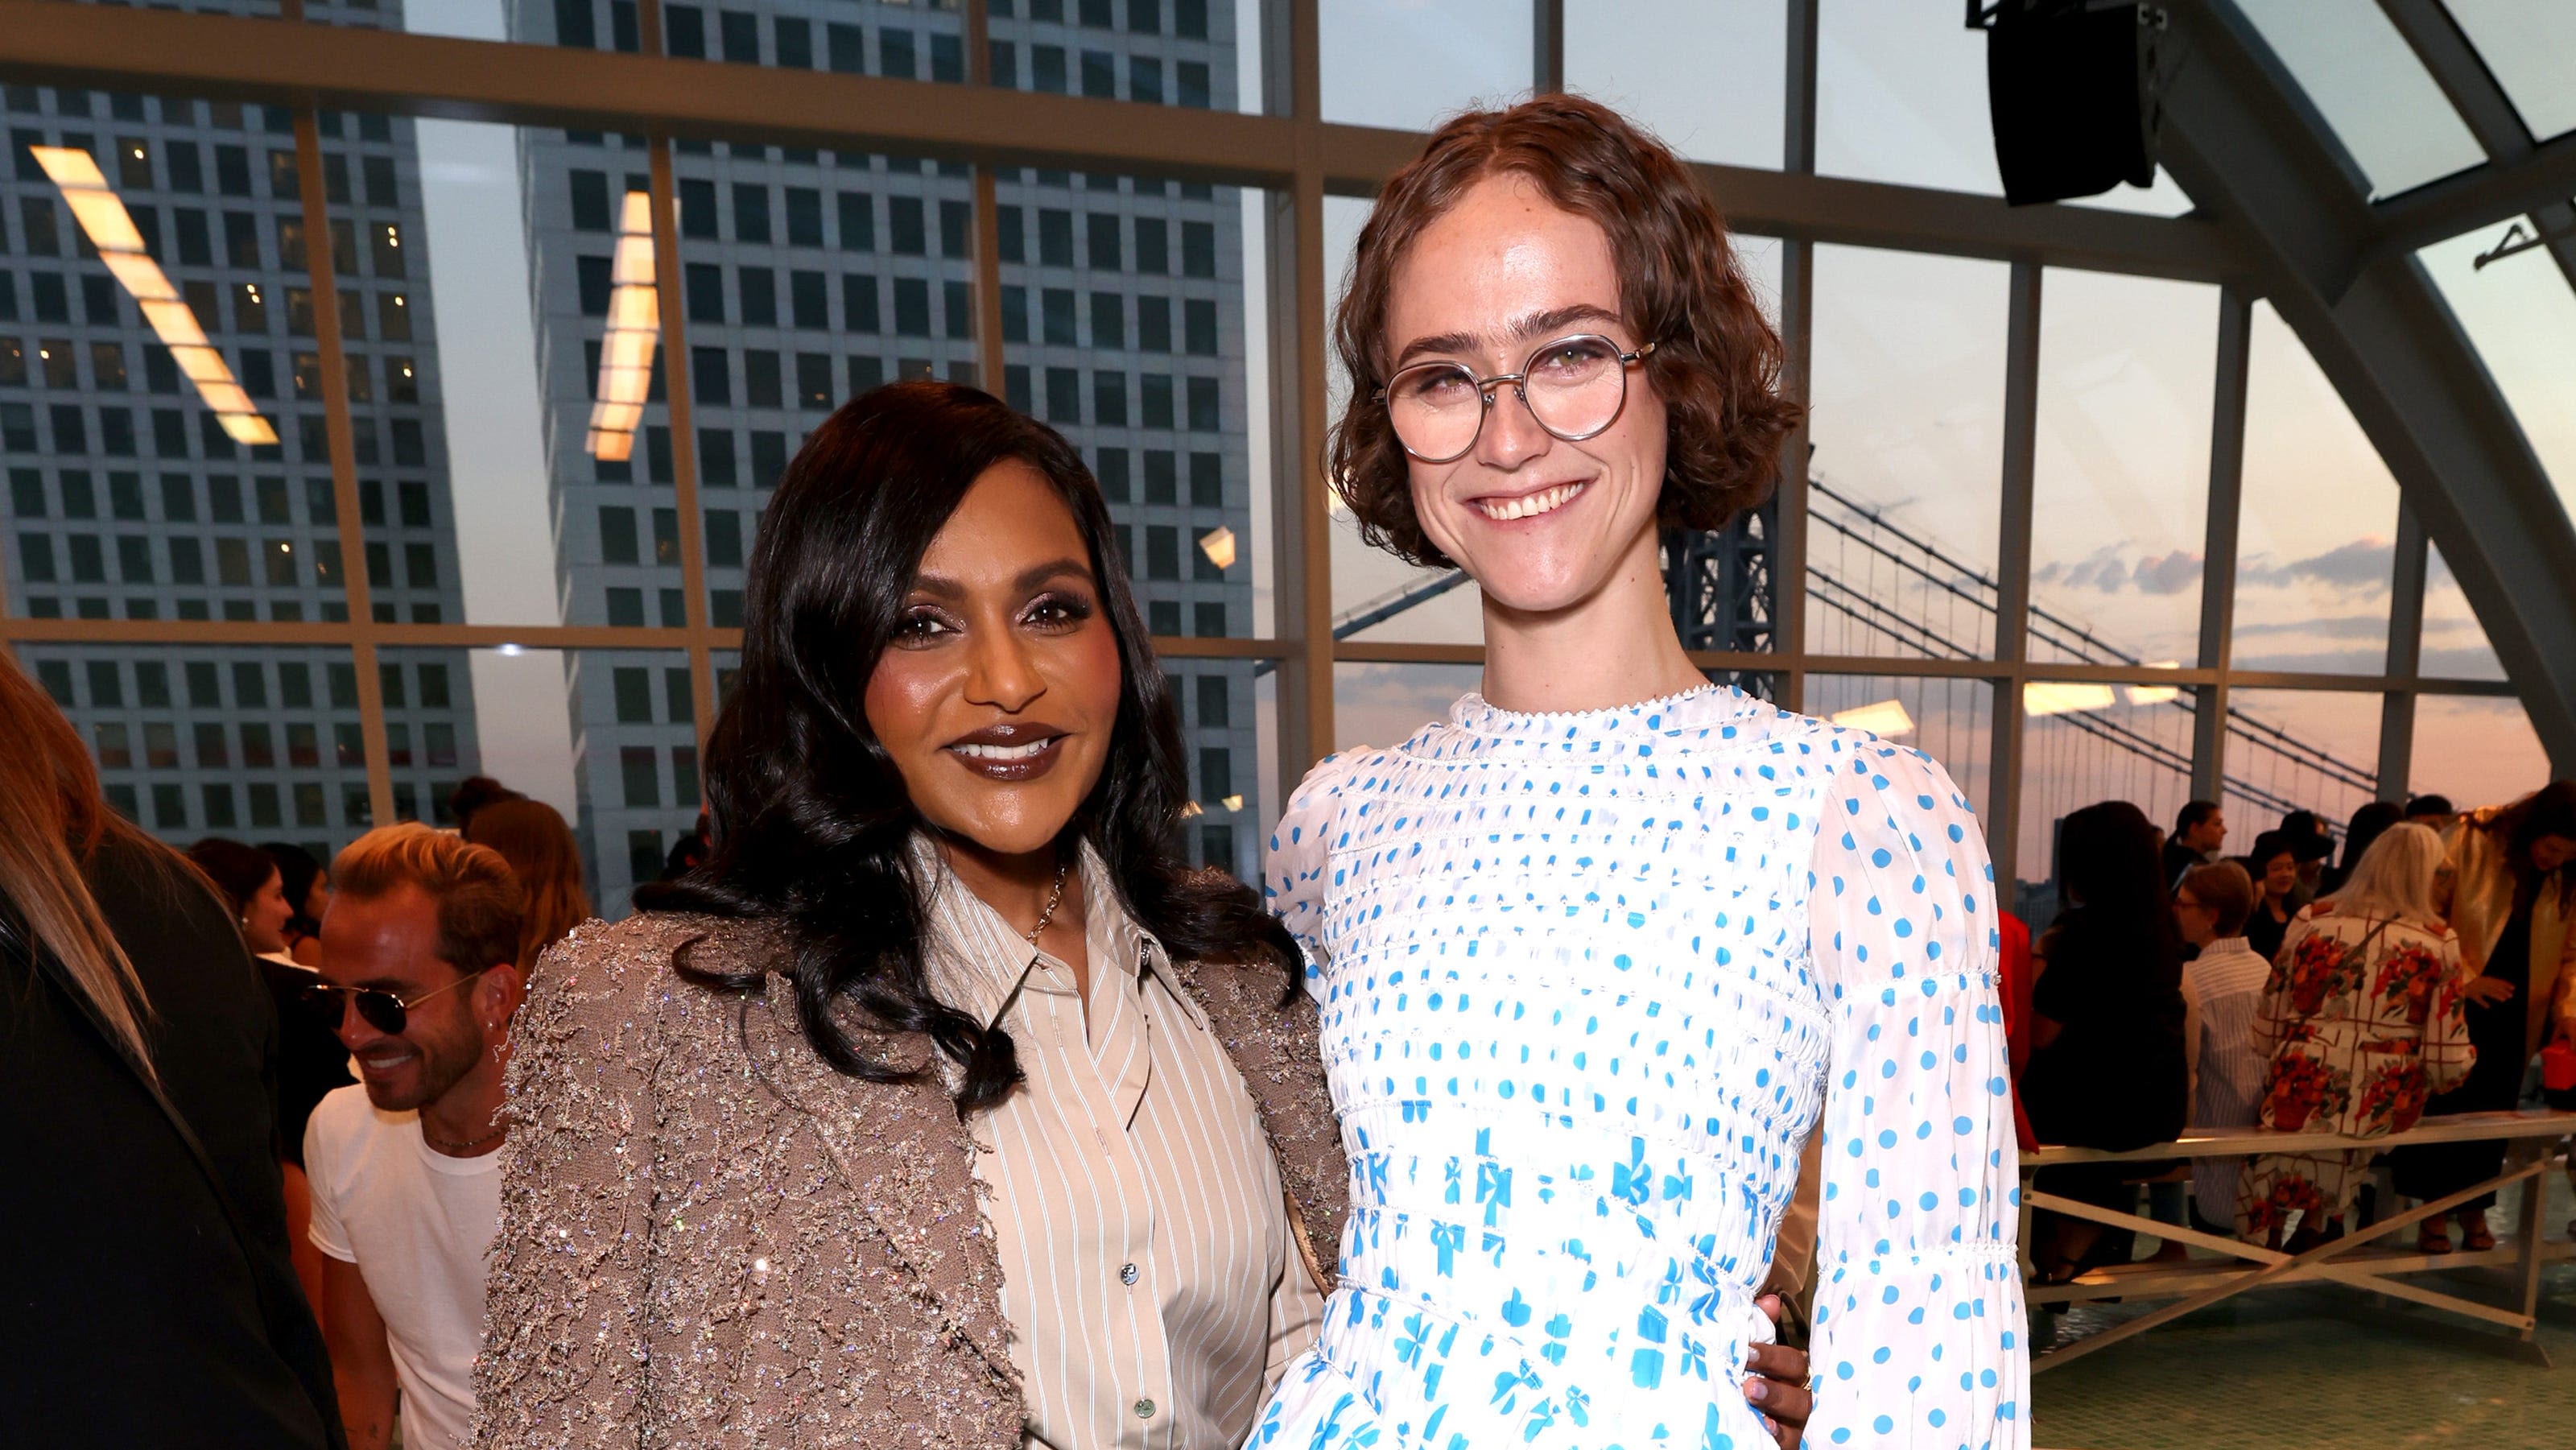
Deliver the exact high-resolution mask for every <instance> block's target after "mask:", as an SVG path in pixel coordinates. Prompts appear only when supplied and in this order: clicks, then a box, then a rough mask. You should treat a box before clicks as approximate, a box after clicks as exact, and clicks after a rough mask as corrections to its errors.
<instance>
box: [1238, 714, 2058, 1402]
mask: <svg viewBox="0 0 2576 1450" xmlns="http://www.w3.org/2000/svg"><path fill="white" fill-rule="evenodd" d="M1267 875H1268V887H1269V891H1270V893H1271V896H1272V900H1273V904H1274V906H1275V907H1276V908H1277V909H1278V910H1279V911H1280V912H1281V914H1282V915H1283V917H1284V918H1285V919H1286V920H1287V922H1288V924H1289V926H1290V927H1291V929H1292V930H1293V931H1294V932H1295V933H1296V934H1297V936H1298V937H1299V939H1300V941H1301V942H1302V943H1303V944H1304V945H1305V946H1306V949H1307V951H1308V954H1309V985H1310V987H1311V988H1312V990H1313V991H1314V992H1315V994H1316V996H1317V997H1318V999H1319V1001H1320V1002H1321V1004H1322V1017H1323V1050H1324V1056H1325V1065H1326V1068H1327V1071H1328V1073H1329V1075H1330V1078H1331V1082H1332V1089H1333V1096H1334V1105H1335V1108H1336V1109H1337V1111H1338V1112H1339V1114H1340V1116H1341V1124H1342V1133H1343V1139H1344V1143H1345V1146H1346V1147H1347V1148H1348V1150H1349V1152H1350V1156H1351V1163H1352V1195H1351V1202H1352V1212H1351V1218H1350V1220H1349V1222H1348V1224H1347V1225H1346V1227H1345V1230H1344V1234H1343V1253H1342V1263H1341V1285H1340V1289H1339V1292H1338V1293H1337V1294H1336V1296H1335V1299H1334V1303H1333V1306H1332V1309H1333V1312H1332V1313H1331V1314H1329V1315H1328V1327H1327V1329H1326V1331H1325V1335H1324V1339H1323V1342H1322V1343H1321V1344H1319V1345H1318V1347H1317V1350H1316V1351H1315V1352H1314V1354H1312V1355H1311V1356H1309V1358H1308V1360H1307V1361H1306V1362H1303V1363H1300V1364H1299V1365H1296V1366H1292V1367H1291V1370H1290V1372H1289V1377H1288V1383H1287V1384H1286V1385H1285V1386H1283V1389H1282V1392H1281V1396H1280V1399H1279V1401H1278V1403H1277V1404H1275V1405H1274V1406H1273V1409H1272V1413H1271V1415H1270V1416H1269V1417H1268V1418H1267V1419H1266V1420H1265V1424H1264V1430H1265V1432H1266V1433H1269V1434H1272V1435H1280V1434H1285V1435H1287V1436H1288V1438H1289V1439H1292V1440H1294V1442H1295V1443H1299V1444H1304V1443H1307V1441H1308V1440H1309V1439H1310V1438H1312V1437H1313V1434H1314V1432H1315V1431H1317V1430H1321V1429H1328V1428H1329V1429H1331V1430H1332V1431H1333V1432H1334V1434H1328V1435H1326V1436H1324V1438H1323V1443H1326V1444H1333V1443H1340V1442H1338V1441H1337V1440H1336V1439H1335V1438H1334V1435H1335V1434H1341V1433H1342V1432H1344V1431H1348V1432H1350V1433H1351V1434H1353V1435H1356V1434H1357V1433H1358V1431H1357V1429H1356V1428H1355V1427H1359V1426H1363V1425H1365V1426H1368V1427H1371V1428H1374V1429H1376V1430H1378V1431H1379V1433H1380V1434H1381V1437H1382V1440H1381V1443H1389V1442H1391V1443H1394V1444H1399V1445H1412V1444H1422V1445H1438V1446H1442V1447H1444V1450H1445V1447H1446V1446H1448V1445H1449V1444H1450V1443H1451V1437H1452V1436H1453V1435H1463V1436H1464V1437H1465V1440H1464V1443H1465V1444H1467V1445H1469V1446H1477V1445H1483V1444H1488V1443H1493V1444H1503V1443H1509V1444H1513V1445H1529V1444H1550V1445H1568V1446H1575V1445H1583V1446H1595V1445H1612V1444H1617V1445H1624V1446H1644V1445H1651V1444H1659V1443H1660V1444H1690V1445H1702V1444H1728V1443H1732V1444H1733V1445H1736V1446H1740V1447H1744V1450H1752V1447H1755V1446H1758V1445H1761V1444H1764V1443H1767V1437H1766V1436H1765V1435H1764V1433H1763V1431H1762V1429H1761V1426H1760V1423H1759V1421H1758V1419H1757V1418H1756V1417H1755V1416H1754V1415H1753V1413H1752V1411H1751V1410H1749V1409H1748V1408H1747V1407H1746V1405H1745V1404H1744V1402H1743V1399H1742V1395H1741V1392H1740V1384H1741V1381H1742V1377H1743V1362H1744V1357H1745V1352H1746V1342H1747V1340H1748V1338H1750V1337H1752V1336H1754V1335H1757V1334H1760V1333H1763V1332H1764V1331H1763V1330H1762V1329H1761V1327H1760V1326H1761V1324H1762V1321H1761V1319H1760V1316H1759V1315H1758V1314H1757V1313H1755V1311H1754V1310H1753V1309H1752V1307H1751V1296H1752V1294H1753V1292H1754V1290H1755V1288H1756V1287H1757V1286H1758V1284H1759V1283H1760V1281H1761V1279H1762V1276H1763V1274H1764V1272H1765V1270H1766V1269H1767V1267H1768V1263H1769V1259H1770V1254H1771V1242H1772V1237H1773V1233H1774V1230H1775V1228H1776V1226H1777V1224H1778V1222H1779V1219H1780V1215H1781V1213H1782V1211H1783V1209H1784V1208H1785V1207H1786V1206H1787V1204H1788V1202H1789V1200H1790V1197H1791V1196H1792V1194H1793V1193H1794V1192H1795V1190H1796V1186H1797V1171H1798V1168H1797V1165H1798V1159H1799V1153H1800V1149H1801V1146H1802V1144H1803V1143H1804V1142H1805V1139H1806V1136H1807V1134H1808V1133H1809V1131H1810V1130H1811V1129H1813V1128H1814V1127H1815V1126H1816V1124H1817V1123H1818V1121H1819V1119H1820V1117H1821V1118H1822V1119H1823V1120H1824V1121H1825V1123H1826V1125H1827V1127H1826V1130H1827V1132H1828V1134H1829V1138H1828V1143H1827V1147H1828V1150H1829V1151H1828V1153H1827V1159H1828V1164H1829V1176H1828V1179H1827V1182H1826V1185H1825V1195H1826V1202H1825V1205H1824V1219H1823V1236H1822V1245H1821V1250H1820V1254H1819V1260H1818V1268H1817V1272H1818V1274H1819V1275H1821V1276H1822V1279H1823V1285H1822V1288H1821V1290H1820V1292H1819V1296H1818V1300H1819V1303H1818V1310H1819V1313H1818V1336H1819V1337H1818V1339H1817V1341H1816V1347H1815V1363H1816V1369H1817V1372H1818V1375H1819V1377H1820V1381H1821V1383H1820V1389H1819V1409H1818V1413H1817V1418H1816V1421H1815V1428H1813V1429H1811V1430H1810V1437H1811V1439H1812V1441H1813V1443H1817V1444H1820V1445H1821V1444H1833V1443H1848V1440H1846V1441H1840V1442H1838V1441H1836V1440H1835V1439H1834V1438H1833V1437H1832V1431H1833V1430H1834V1429H1837V1428H1848V1429H1850V1431H1851V1436H1850V1437H1849V1439H1857V1440H1858V1441H1859V1442H1860V1443H1864V1444H1867V1443H1889V1444H1924V1445H1934V1444H1938V1445H1950V1444H1966V1445H1970V1446H1984V1445H1987V1444H1989V1443H1993V1444H2007V1443H2010V1444H2018V1443H2020V1442H2019V1441H2018V1440H2015V1439H2013V1438H2012V1433H2011V1432H2012V1428H2013V1427H2014V1426H2015V1425H2017V1424H2018V1414H2019V1404H2020V1401H2021V1399H2022V1389H2021V1387H2022V1383H2023V1379H2024V1376H2025V1374H2026V1369H2025V1367H2024V1365H2023V1361H2022V1357H2021V1356H2022V1350H2021V1347H2020V1340H2019V1337H2018V1332H2019V1327H2020V1313H2021V1308H2020V1295H2019V1282H2018V1274H2017V1271H2016V1269H2015V1265H2014V1262H2013V1258H2012V1237H2011V1236H2012V1227H2013V1219H2014V1215H2015V1210H2014V1207H2013V1202H2012V1198H2013V1192H2014V1188H2015V1182H2016V1179H2015V1164H2014V1161H2013V1154H2012V1139H2011V1133H2010V1125H2011V1118H2010V1109H2009V1106H2008V1099H2006V1098H2005V1097H2004V1096H2003V1094H2002V1091H2001V1087H2002V1073H2003V1071H2004V1068H2003V1065H2002V1063H2003V1043H2002V1026H2001V1013H2000V1012H1999V1010H1997V1008H1996V999H1995V991H1994V959H1995V948H1994V940H1995V935H1994V914H1993V913H1994V905H1993V902H1992V901H1991V899H1990V897H1989V891H1990V883H1989V882H1988V880H1987V872H1986V862H1985V856H1984V852H1983V849H1982V845H1981V843H1980V841H1979V839H1978V837H1977V835H1976V832H1975V827H1974V822H1973V819H1972V818H1971V816H1970V813H1969V811H1968V809H1967V805H1966V802H1965V801H1964V800H1962V799H1961V798H1960V797H1959V796H1958V794H1957V793H1956V791H1955V789H1954V788H1953V787H1952V786H1951V785H1950V783H1949V781H1948V780H1947V778H1946V777H1945V776H1943V775H1942V773H1941V771H1940V768H1939V767H1938V766H1936V765H1934V764H1932V763H1931V762H1930V761H1929V760H1928V759H1926V758H1925V757H1923V756H1921V755H1920V754H1918V753H1916V752H1913V751H1910V750H1905V749H1902V748H1900V747H1896V746H1893V745H1889V744H1887V743H1886V742H1883V741H1880V740H1878V739H1876V738H1875V737H1872V736H1869V735H1866V734H1864V733H1860V732H1855V731H1849V730H1843V729H1839V728H1836V727H1834V726H1831V725H1829V724H1826V723H1824V722H1820V721H1815V720H1810V719H1807V718H1804V717H1801V716H1796V715H1790V714H1786V713H1784V712H1781V711H1778V710H1776V709H1774V708H1772V707H1770V706H1768V705H1765V704H1763V703H1761V702H1759V701H1756V700H1753V699H1751V698H1749V697H1747V696H1744V695H1742V694H1740V693H1738V692H1736V691H1733V690H1726V689H1718V688H1715V687H1712V688H1710V689H1706V690H1701V691H1695V692H1692V693H1690V694H1687V695H1683V696H1678V697H1674V698H1672V699H1668V700H1662V701H1655V702H1650V703H1648V704H1644V705H1639V706H1632V707H1628V708H1626V709H1621V710H1609V711H1594V712H1585V713H1581V714H1569V715H1535V714H1519V713H1514V712H1509V711H1504V710H1499V709H1496V708H1495V707H1493V706H1491V705H1488V704H1486V703H1485V702H1484V701H1483V700H1482V699H1480V698H1479V697H1477V696H1473V695H1470V696H1468V697H1467V698H1466V699H1464V700H1462V701H1460V702H1459V703H1458V705H1457V706H1456V707H1455V709H1453V711H1452V712H1451V715H1450V718H1449V719H1448V720H1447V721H1446V722H1443V723H1439V724H1435V725H1432V726H1430V727H1427V728H1426V729H1424V730H1423V731H1422V732H1420V733H1419V734H1417V735H1416V736H1415V737H1414V738H1413V739H1412V740H1410V741H1407V742H1406V743H1405V744H1404V745H1403V746H1401V747H1399V748H1397V749H1395V750H1391V751H1370V752H1358V753H1354V754H1350V755H1346V756H1341V757H1336V758H1335V759H1333V760H1330V761H1327V762H1325V763H1324V764H1323V765H1321V766H1318V767H1317V769H1316V771H1315V772H1314V773H1313V774H1312V775H1311V776H1310V777H1309V778H1308V780H1307V783H1306V784H1305V786H1304V787H1303V788H1302V789H1301V790H1300V791H1299V792H1298V794H1297V797H1296V798H1295V799H1294V800H1293V801H1292V802H1291V803H1290V806H1289V808H1288V811H1287V812H1286V814H1285V816H1284V817H1283V819H1282V821H1281V824H1280V827H1279V831H1278V834H1277V835H1276V837H1275V838H1274V840H1273V842H1272V859H1271V863H1270V867H1269V870H1268V873H1267ZM1882 1419H1883V1420H1884V1421H1885V1423H1884V1425H1883V1426H1882V1425H1881V1424H1880V1423H1879V1421H1881V1420H1882ZM1909 1437H1914V1438H1909ZM1256 1438H1260V1437H1259V1436H1256Z"/></svg>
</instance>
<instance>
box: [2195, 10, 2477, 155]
mask: <svg viewBox="0 0 2576 1450" xmlns="http://www.w3.org/2000/svg"><path fill="white" fill-rule="evenodd" d="M2239 3H2240V4H2241V5H2242V6H2243V8H2244V11H2245V15H2246V18H2247V19H2249V20H2251V21H2253V22H2254V26H2255V28H2256V29H2257V30H2259V31H2261V32H2262V36H2263V39H2264V41H2265V42H2266V43H2268V44H2269V45H2270V46H2271V47H2272V52H2273V54H2275V55H2277V56H2279V57H2280V59H2281V63H2282V64H2283V65H2284V66H2286V67H2288V68H2289V72H2290V75H2291V77H2292V78H2293V79H2295V80H2296V81H2297V82H2298V83H2299V88H2300V89H2301V90H2302V91H2305V92H2306V93H2307V97H2308V100H2309V101H2310V102H2311V103H2312V104H2314V105H2315V106H2316V108H2317V110H2318V112H2319V113H2320V114H2322V115H2323V116H2324V117H2325V120H2326V124H2327V125H2328V126H2329V127H2331V128H2332V129H2333V131H2334V134H2335V137H2336V138H2337V139H2339V140H2341V141H2342V142H2343V148H2344V150H2345V152H2346V153H2348V154H2349V155H2350V156H2351V157H2352V159H2353V162H2354V163H2355V164H2356V165H2358V166H2359V167H2360V168H2361V173H2362V176H2363V177H2364V178H2366V181H2367V189H2368V191H2369V193H2370V195H2372V196H2374V197H2379V196H2393V195H2395V194H2396V193H2398V192H2401V191H2405V190H2407V189H2408V188H2410V187H2415V186H2420V185H2422V184H2423V183H2425V182H2427V181H2432V180H2434V179H2436V178H2438V177H2443V176H2448V175H2450V174H2451V173H2452V172H2454V171H2459V170H2462V169H2464V168H2466V167H2471V166H2475V165H2477V164H2478V163H2479V162H2481V161H2484V160H2485V159H2486V153H2485V152H2484V151H2482V150H2480V149H2479V147H2478V143H2477V138H2475V137H2473V136H2471V135H2470V134H2469V128H2468V126H2467V124H2466V123H2465V122H2463V121H2461V119H2460V113H2459V112H2457V111H2455V110H2453V109H2452V108H2451V102H2450V100H2449V98H2448V97H2445V96H2444V95H2443V94H2442V90H2441V87H2439V86H2437V85H2435V84H2434V83H2433V77H2432V76H2431V75H2430V74H2429V73H2427V72H2426V71H2425V69H2424V63H2423V62H2422V61H2420V60H2418V59H2416V58H2415V52H2414V49H2413V48H2412V47H2410V46H2408V45H2407V43H2406V39H2405V37H2404V36H2402V35H2399V34H2398V33H2397V27H2396V25H2395V24H2393V23H2392V22H2391V21H2390V20H2389V18H2388V15H2387V12H2385V11H2383V10H2381V9H2380V8H2379V5H2378V3H2377V0H2239Z"/></svg>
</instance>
